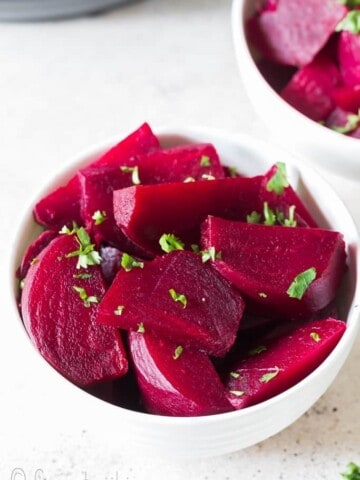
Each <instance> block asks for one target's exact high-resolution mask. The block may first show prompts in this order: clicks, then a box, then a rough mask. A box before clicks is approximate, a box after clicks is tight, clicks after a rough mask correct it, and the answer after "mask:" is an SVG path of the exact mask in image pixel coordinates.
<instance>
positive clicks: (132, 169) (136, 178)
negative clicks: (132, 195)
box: [120, 165, 141, 185]
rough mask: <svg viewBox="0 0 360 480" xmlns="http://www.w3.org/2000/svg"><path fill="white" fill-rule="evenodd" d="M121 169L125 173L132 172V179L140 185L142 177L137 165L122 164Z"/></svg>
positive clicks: (135, 183)
mask: <svg viewBox="0 0 360 480" xmlns="http://www.w3.org/2000/svg"><path fill="white" fill-rule="evenodd" d="M120 170H121V171H122V172H124V173H131V181H132V183H133V184H134V185H140V183H141V181H140V177H139V167H138V166H137V165H136V166H135V167H127V166H125V165H124V166H122V167H120Z"/></svg>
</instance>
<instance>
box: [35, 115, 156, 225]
mask: <svg viewBox="0 0 360 480" xmlns="http://www.w3.org/2000/svg"><path fill="white" fill-rule="evenodd" d="M156 148H159V141H158V139H157V138H156V136H155V135H154V134H153V132H152V131H151V129H150V127H149V125H148V124H147V123H144V124H143V125H142V126H141V127H140V128H138V129H137V130H136V131H135V132H133V133H132V134H130V135H129V136H128V137H126V138H125V139H124V140H122V141H121V142H120V143H118V144H117V145H115V146H114V147H113V148H111V149H110V150H108V151H107V152H106V153H105V154H104V155H102V156H101V157H100V158H98V159H96V160H94V161H93V162H91V164H90V165H91V167H93V168H98V167H103V166H106V167H111V166H120V165H122V164H123V163H124V162H127V161H129V159H130V158H131V157H133V156H134V155H139V154H141V153H146V152H148V151H150V150H152V149H156ZM80 201H81V187H80V183H79V179H78V178H77V175H75V176H73V177H72V178H71V179H70V180H69V181H68V183H67V184H65V185H63V186H60V187H59V188H57V189H55V190H53V191H52V192H50V193H49V194H48V195H46V196H45V197H43V198H42V199H41V200H40V201H39V202H38V203H37V204H36V205H35V207H34V216H35V220H36V221H37V222H38V223H39V224H40V225H44V226H46V227H48V228H51V229H54V230H59V229H60V228H61V227H62V226H63V225H68V226H69V227H70V226H71V225H72V223H73V222H76V223H77V224H78V225H81V224H82V216H81V212H80Z"/></svg>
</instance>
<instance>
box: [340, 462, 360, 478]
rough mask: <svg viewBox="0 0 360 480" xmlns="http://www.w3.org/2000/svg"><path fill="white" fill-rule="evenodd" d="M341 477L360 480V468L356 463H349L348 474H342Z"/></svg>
mask: <svg viewBox="0 0 360 480" xmlns="http://www.w3.org/2000/svg"><path fill="white" fill-rule="evenodd" d="M341 476H342V477H343V478H346V479H347V480H360V466H359V465H356V463H354V462H350V463H348V465H347V470H346V472H344V473H341Z"/></svg>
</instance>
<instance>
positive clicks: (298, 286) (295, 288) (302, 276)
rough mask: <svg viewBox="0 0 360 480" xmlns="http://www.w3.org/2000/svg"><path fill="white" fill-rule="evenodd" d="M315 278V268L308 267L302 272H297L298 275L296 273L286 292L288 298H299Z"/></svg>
mask: <svg viewBox="0 0 360 480" xmlns="http://www.w3.org/2000/svg"><path fill="white" fill-rule="evenodd" d="M315 278H316V268H314V267H311V268H308V269H307V270H305V271H304V272H301V273H299V275H296V277H295V278H294V280H293V281H292V282H291V284H290V286H289V288H288V289H287V291H286V293H287V294H288V295H289V297H290V298H297V299H298V300H301V299H302V297H303V296H304V293H305V292H306V290H307V289H308V287H309V285H310V284H311V283H312V282H313V281H314V280H315Z"/></svg>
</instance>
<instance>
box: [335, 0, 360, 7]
mask: <svg viewBox="0 0 360 480" xmlns="http://www.w3.org/2000/svg"><path fill="white" fill-rule="evenodd" d="M338 2H339V3H341V4H342V5H346V6H347V7H349V8H355V7H360V0H338Z"/></svg>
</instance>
